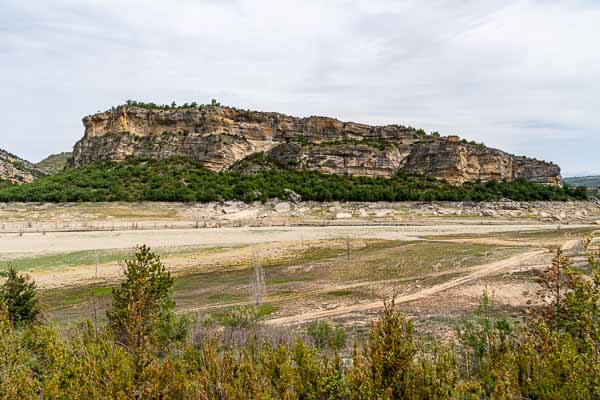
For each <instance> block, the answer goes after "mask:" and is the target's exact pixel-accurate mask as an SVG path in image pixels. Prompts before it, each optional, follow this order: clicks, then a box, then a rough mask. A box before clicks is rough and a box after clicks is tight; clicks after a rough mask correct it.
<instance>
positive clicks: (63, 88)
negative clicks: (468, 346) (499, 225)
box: [0, 0, 600, 176]
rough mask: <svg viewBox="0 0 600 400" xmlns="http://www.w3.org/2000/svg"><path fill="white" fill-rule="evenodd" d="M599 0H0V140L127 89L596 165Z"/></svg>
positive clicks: (577, 169) (42, 134) (33, 142)
mask: <svg viewBox="0 0 600 400" xmlns="http://www.w3.org/2000/svg"><path fill="white" fill-rule="evenodd" d="M599 21H600V0H581V1H577V0H570V1H550V0H537V1H496V0H485V1H480V0H479V1H477V0H473V1H471V0H452V1H438V0H426V1H424V0H415V1H402V0H327V1H325V0H298V1H295V0H171V1H155V0H152V1H151V0H28V1H23V0H0V110H1V111H0V118H1V122H0V124H1V129H0V148H3V149H5V150H8V151H10V152H12V153H15V154H17V155H19V156H20V157H23V158H25V159H28V160H30V161H34V162H37V161H39V160H41V159H43V158H44V157H46V156H47V155H48V154H51V153H57V152H61V151H69V150H71V149H72V147H73V145H74V143H75V142H76V141H77V140H79V139H80V138H81V137H82V136H83V125H82V123H81V118H82V117H83V116H85V115H89V114H93V113H95V112H97V111H99V110H106V109H108V108H110V107H111V106H113V105H118V104H122V103H124V102H125V101H126V100H127V99H134V100H140V101H146V102H155V103H171V102H172V101H176V102H177V103H178V104H182V103H185V102H192V101H196V102H198V103H209V102H210V100H211V99H213V98H215V99H217V100H218V101H220V102H221V103H222V104H224V105H230V106H235V107H239V108H244V109H254V110H260V111H278V112H283V113H286V114H291V115H296V116H310V115H323V116H331V117H336V118H339V119H341V120H345V121H356V122H363V123H369V124H376V125H383V124H388V123H398V124H402V125H410V126H414V127H417V128H423V129H425V130H426V131H428V132H431V131H439V132H440V133H441V134H457V135H460V136H461V137H465V138H468V139H470V140H476V141H477V142H483V143H485V144H486V145H488V146H491V147H495V148H500V149H503V150H506V151H509V152H511V153H515V154H518V155H528V156H531V157H536V158H538V159H543V160H547V161H553V162H556V163H558V164H559V165H561V167H562V169H563V176H575V175H587V174H600V118H599V113H600V23H599Z"/></svg>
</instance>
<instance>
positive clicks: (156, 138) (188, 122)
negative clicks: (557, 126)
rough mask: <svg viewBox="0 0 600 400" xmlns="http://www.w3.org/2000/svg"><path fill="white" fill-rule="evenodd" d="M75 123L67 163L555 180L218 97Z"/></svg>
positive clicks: (517, 166) (489, 157)
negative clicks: (259, 158) (138, 160)
mask: <svg viewBox="0 0 600 400" xmlns="http://www.w3.org/2000/svg"><path fill="white" fill-rule="evenodd" d="M83 124H84V126H85V133H84V136H83V138H82V139H81V140H80V141H79V142H77V144H76V145H75V147H74V150H73V158H72V160H71V164H72V165H74V166H77V165H81V164H86V163H91V162H95V161H107V160H116V161H118V160H124V159H125V158H127V157H129V156H136V157H148V158H168V157H172V156H185V157H189V158H191V159H194V160H197V161H200V162H202V163H203V164H204V165H205V166H206V167H207V168H209V169H211V170H214V171H222V170H226V169H228V168H230V167H231V166H232V165H233V164H235V163H236V162H238V161H240V160H243V159H244V158H246V157H248V156H250V155H253V154H256V153H260V152H264V153H265V154H267V155H269V156H271V157H273V158H275V159H277V160H278V161H280V162H282V163H284V164H286V165H288V166H289V167H290V168H297V169H309V170H317V171H321V172H324V173H330V174H349V175H363V176H391V175H393V174H395V173H396V172H398V171H406V172H418V173H422V174H425V175H429V176H434V177H436V178H440V179H446V180H447V181H449V182H451V183H463V182H466V181H473V180H481V181H489V180H503V179H505V180H508V181H510V180H514V179H516V178H524V179H527V180H530V181H533V182H538V183H544V184H561V182H562V181H561V176H560V168H559V167H558V166H557V165H555V164H552V163H547V162H544V161H538V160H533V159H530V158H526V157H516V156H513V155H511V154H508V153H505V152H503V151H500V150H496V149H491V148H487V147H485V146H482V145H474V144H468V143H465V142H463V141H459V140H458V138H457V137H452V136H450V137H437V136H432V135H426V134H425V133H424V132H423V131H418V130H416V129H413V128H407V127H404V126H400V125H387V126H370V125H365V124H358V123H353V122H342V121H338V120H336V119H333V118H325V117H309V118H297V117H291V116H288V115H283V114H279V113H266V112H257V111H246V110H239V109H235V108H230V107H221V106H219V105H210V106H194V107H179V108H157V107H139V106H119V107H116V108H113V109H112V110H109V111H106V112H102V113H98V114H94V115H90V116H87V117H85V118H83Z"/></svg>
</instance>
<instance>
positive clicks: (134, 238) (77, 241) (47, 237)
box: [0, 224, 589, 259]
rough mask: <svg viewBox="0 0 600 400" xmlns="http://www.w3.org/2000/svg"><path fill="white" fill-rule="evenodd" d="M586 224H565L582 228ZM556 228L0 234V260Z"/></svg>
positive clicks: (411, 238)
mask: <svg viewBox="0 0 600 400" xmlns="http://www.w3.org/2000/svg"><path fill="white" fill-rule="evenodd" d="M588 226H589V225H570V226H569V228H583V227H588ZM558 227H559V225H555V224H543V225H512V224H510V225H478V224H477V225H468V224H461V225H435V226H326V227H264V228H249V227H242V228H205V229H176V230H172V229H168V230H147V231H138V230H130V231H118V232H117V231H115V232H110V231H108V232H106V231H97V232H52V233H46V234H42V233H25V234H22V235H21V234H15V233H10V234H2V235H0V257H2V258H4V259H7V258H9V257H10V256H11V255H12V256H15V257H16V256H21V255H29V256H31V255H42V254H51V253H65V252H71V251H82V250H103V249H128V248H132V247H134V246H136V245H139V244H146V245H148V246H151V247H175V246H206V247H219V246H239V245H254V244H262V243H279V242H290V241H303V240H331V239H340V238H348V239H383V240H415V239H419V238H420V237H421V236H433V235H450V234H486V233H497V232H510V231H532V230H556V229H558Z"/></svg>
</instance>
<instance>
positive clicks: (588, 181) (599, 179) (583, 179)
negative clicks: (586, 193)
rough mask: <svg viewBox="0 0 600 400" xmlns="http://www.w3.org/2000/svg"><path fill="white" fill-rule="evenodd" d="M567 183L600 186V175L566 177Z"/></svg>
mask: <svg viewBox="0 0 600 400" xmlns="http://www.w3.org/2000/svg"><path fill="white" fill-rule="evenodd" d="M565 183H568V184H569V185H571V186H583V187H588V188H600V176H580V177H573V178H565Z"/></svg>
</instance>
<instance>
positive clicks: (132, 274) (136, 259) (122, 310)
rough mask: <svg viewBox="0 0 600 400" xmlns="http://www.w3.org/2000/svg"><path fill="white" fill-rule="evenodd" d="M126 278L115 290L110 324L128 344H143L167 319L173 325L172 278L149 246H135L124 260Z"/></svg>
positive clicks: (137, 345)
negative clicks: (128, 257)
mask: <svg viewBox="0 0 600 400" xmlns="http://www.w3.org/2000/svg"><path fill="white" fill-rule="evenodd" d="M124 264H125V269H124V274H125V280H124V281H123V283H121V285H120V286H119V287H116V288H114V289H113V291H112V295H113V302H112V310H111V311H109V312H108V313H107V317H108V320H109V322H110V325H111V327H112V329H113V331H114V332H115V334H116V335H117V337H118V338H120V340H122V341H123V343H125V344H126V345H130V346H134V347H140V348H141V347H144V346H146V345H147V343H145V342H146V341H147V340H148V338H152V337H153V336H155V334H157V332H159V328H160V327H161V325H162V324H163V323H164V322H168V326H171V325H172V321H170V319H171V318H172V316H171V314H172V313H173V307H174V305H175V304H174V301H173V299H172V293H171V291H172V287H173V278H172V277H171V274H170V273H169V272H168V271H167V270H166V267H165V266H164V265H163V264H162V262H161V261H160V257H159V256H158V255H156V254H155V253H153V252H152V251H151V250H150V248H149V247H147V246H141V247H139V248H137V249H136V251H135V253H134V254H133V256H132V258H131V259H127V260H125V262H124Z"/></svg>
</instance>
